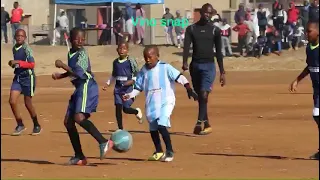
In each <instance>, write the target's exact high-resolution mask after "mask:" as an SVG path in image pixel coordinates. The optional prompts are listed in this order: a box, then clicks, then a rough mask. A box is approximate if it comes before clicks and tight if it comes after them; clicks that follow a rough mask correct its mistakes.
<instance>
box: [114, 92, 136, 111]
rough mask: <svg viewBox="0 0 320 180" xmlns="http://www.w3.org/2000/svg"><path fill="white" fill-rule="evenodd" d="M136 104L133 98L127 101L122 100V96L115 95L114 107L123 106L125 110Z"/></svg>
mask: <svg viewBox="0 0 320 180" xmlns="http://www.w3.org/2000/svg"><path fill="white" fill-rule="evenodd" d="M133 102H134V98H131V99H129V100H127V101H124V100H123V99H122V94H118V93H114V105H122V106H123V107H125V108H129V107H131V105H132V104H133Z"/></svg>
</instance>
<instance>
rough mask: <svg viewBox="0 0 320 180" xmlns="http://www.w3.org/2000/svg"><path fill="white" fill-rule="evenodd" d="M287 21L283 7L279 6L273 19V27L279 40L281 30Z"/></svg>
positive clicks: (281, 34) (281, 33)
mask: <svg viewBox="0 0 320 180" xmlns="http://www.w3.org/2000/svg"><path fill="white" fill-rule="evenodd" d="M287 19H288V16H287V12H286V11H285V10H284V9H283V5H282V4H279V6H278V10H277V11H276V14H275V19H274V20H273V25H274V27H275V28H276V29H277V30H278V32H279V34H280V36H281V38H282V36H283V28H284V25H285V24H286V22H287Z"/></svg>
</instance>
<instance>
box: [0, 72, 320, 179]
mask: <svg viewBox="0 0 320 180" xmlns="http://www.w3.org/2000/svg"><path fill="white" fill-rule="evenodd" d="M297 73H298V72H278V71H274V72H273V71H271V72H230V73H228V76H227V77H228V86H226V87H224V88H221V87H219V86H218V84H216V86H215V88H214V93H213V94H212V96H211V97H210V103H209V114H210V120H211V122H212V125H213V129H214V131H213V133H212V134H211V135H208V136H201V137H194V136H193V135H192V134H191V132H192V129H193V125H194V123H195V119H196V116H197V107H196V105H197V104H196V103H195V102H193V101H190V100H188V99H186V94H185V90H184V89H183V88H182V87H179V88H178V89H177V105H176V108H175V110H174V113H173V116H172V126H173V127H172V128H171V130H170V131H171V132H172V141H173V145H174V149H175V151H176V153H175V161H174V162H172V163H167V164H165V163H160V162H159V163H157V162H146V161H145V159H146V158H147V157H148V156H149V155H151V153H152V152H153V150H154V149H153V145H152V141H151V138H150V137H149V134H148V126H147V124H143V125H139V124H138V123H137V122H136V120H135V117H133V116H127V115H125V116H124V125H125V128H126V129H128V130H130V131H131V132H132V135H133V137H134V146H133V148H132V149H131V150H130V151H129V152H127V153H124V154H119V153H116V152H112V153H111V154H109V156H108V158H107V159H105V160H103V161H100V160H98V153H99V152H98V147H97V143H96V142H95V140H94V139H93V138H92V137H91V136H90V135H88V134H86V133H84V131H83V130H82V129H81V128H79V130H80V131H81V132H83V133H84V134H81V141H82V145H83V149H84V152H85V154H86V155H87V156H88V157H89V158H90V159H89V160H90V162H91V163H92V166H90V167H69V166H68V167H67V166H63V165H62V164H63V163H65V162H67V161H68V159H69V157H70V156H71V155H72V147H71V145H70V143H69V139H68V137H67V134H66V130H65V129H64V126H63V123H62V122H63V117H64V113H65V109H66V106H67V102H68V98H69V95H70V94H71V93H72V87H71V85H70V83H69V82H68V81H64V80H62V81H60V82H59V81H52V80H51V79H50V77H49V76H40V77H39V78H38V84H37V92H36V93H37V94H36V96H35V98H34V104H35V107H36V108H37V112H38V113H39V117H40V122H41V124H42V125H43V128H44V130H43V133H42V134H41V135H40V136H37V137H33V136H30V135H28V133H29V132H30V131H31V129H32V122H31V120H30V118H29V116H28V114H27V111H26V110H25V109H24V106H22V105H21V112H22V114H23V117H24V120H25V123H26V125H27V127H28V129H27V131H26V133H25V134H24V135H23V136H20V137H12V136H9V135H8V134H10V133H11V132H12V130H13V128H14V127H15V122H14V119H13V118H12V114H11V111H10V107H9V105H8V103H7V100H8V95H9V92H8V88H9V86H10V83H11V78H2V89H1V99H2V101H1V105H2V106H1V111H2V115H1V132H2V134H1V140H2V149H1V151H2V159H1V167H2V170H3V171H2V178H15V177H22V178H80V177H81V178H102V177H105V178H120V177H121V178H258V177H259V178H318V174H319V171H318V167H319V164H318V161H310V160H306V158H307V157H308V156H309V155H311V154H312V153H314V152H315V151H316V150H317V148H318V132H317V128H316V125H315V123H314V122H313V121H312V120H311V110H312V95H311V91H312V90H311V88H310V82H309V81H305V82H304V83H303V84H302V85H301V86H300V91H299V93H298V94H289V93H288V92H287V87H288V82H290V81H291V80H292V77H293V76H294V75H296V74H297ZM104 78H105V74H101V73H97V80H98V82H99V83H101V84H102V83H103V82H104ZM143 100H144V98H143V97H142V96H140V97H139V98H138V100H137V101H136V103H135V104H134V106H135V107H136V106H139V107H143ZM21 101H22V99H21ZM92 120H93V122H94V123H95V124H96V125H97V126H98V128H99V129H100V130H101V131H102V132H104V134H105V136H106V137H109V136H110V132H108V131H109V130H115V129H116V127H117V126H116V123H115V118H114V106H113V96H112V90H111V89H109V90H108V91H107V92H101V97H100V105H99V109H98V112H97V113H95V114H94V115H93V117H92Z"/></svg>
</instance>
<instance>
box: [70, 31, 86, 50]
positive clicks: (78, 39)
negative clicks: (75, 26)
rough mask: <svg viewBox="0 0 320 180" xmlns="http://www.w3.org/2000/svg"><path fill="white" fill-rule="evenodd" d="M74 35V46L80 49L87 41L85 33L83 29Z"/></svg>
mask: <svg viewBox="0 0 320 180" xmlns="http://www.w3.org/2000/svg"><path fill="white" fill-rule="evenodd" d="M73 36H74V37H72V42H71V44H72V48H74V49H80V48H82V47H83V43H84V41H85V35H84V33H83V32H82V31H78V32H77V33H76V34H74V35H73Z"/></svg>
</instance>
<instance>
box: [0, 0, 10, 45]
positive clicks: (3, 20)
mask: <svg viewBox="0 0 320 180" xmlns="http://www.w3.org/2000/svg"><path fill="white" fill-rule="evenodd" d="M8 22H10V17H9V13H8V12H7V11H6V10H5V9H4V5H1V42H2V32H3V36H4V41H5V43H8V28H7V23H8Z"/></svg>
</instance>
